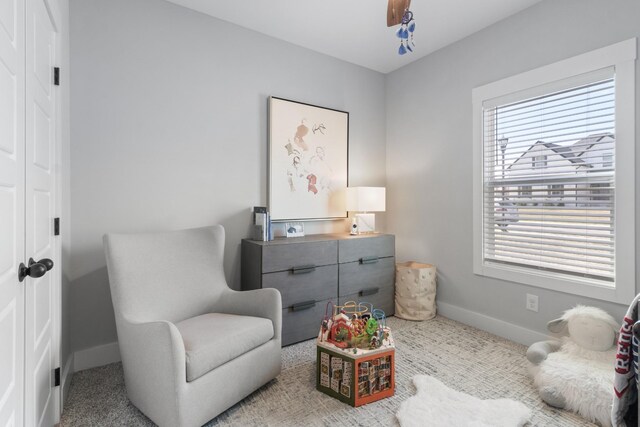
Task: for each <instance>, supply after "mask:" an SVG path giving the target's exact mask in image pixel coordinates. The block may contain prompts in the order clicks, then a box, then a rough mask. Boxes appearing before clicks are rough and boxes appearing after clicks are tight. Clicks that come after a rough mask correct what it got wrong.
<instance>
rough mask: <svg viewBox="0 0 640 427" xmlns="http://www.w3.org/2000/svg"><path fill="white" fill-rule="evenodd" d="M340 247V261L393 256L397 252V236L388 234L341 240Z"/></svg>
mask: <svg viewBox="0 0 640 427" xmlns="http://www.w3.org/2000/svg"><path fill="white" fill-rule="evenodd" d="M338 247H339V250H338V253H339V262H340V263H345V262H354V261H360V260H362V259H363V258H364V259H369V258H376V257H377V258H383V257H392V256H395V253H396V241H395V237H394V236H392V235H388V234H383V235H380V236H373V237H371V236H367V237H352V238H350V239H344V240H340V241H338Z"/></svg>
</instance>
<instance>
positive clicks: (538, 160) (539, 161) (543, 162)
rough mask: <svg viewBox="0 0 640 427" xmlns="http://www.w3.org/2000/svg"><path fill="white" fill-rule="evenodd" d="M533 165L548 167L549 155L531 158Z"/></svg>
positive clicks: (535, 166)
mask: <svg viewBox="0 0 640 427" xmlns="http://www.w3.org/2000/svg"><path fill="white" fill-rule="evenodd" d="M531 165H532V167H533V169H538V168H546V167H547V156H534V157H532V158H531Z"/></svg>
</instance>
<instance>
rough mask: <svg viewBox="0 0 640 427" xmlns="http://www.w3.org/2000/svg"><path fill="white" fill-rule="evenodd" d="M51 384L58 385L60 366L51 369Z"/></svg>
mask: <svg viewBox="0 0 640 427" xmlns="http://www.w3.org/2000/svg"><path fill="white" fill-rule="evenodd" d="M53 385H54V387H58V386H59V385H60V368H56V369H55V370H54V371H53Z"/></svg>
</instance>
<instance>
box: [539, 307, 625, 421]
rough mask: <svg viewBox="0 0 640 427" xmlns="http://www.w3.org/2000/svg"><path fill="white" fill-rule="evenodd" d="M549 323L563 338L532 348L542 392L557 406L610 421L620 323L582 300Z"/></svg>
mask: <svg viewBox="0 0 640 427" xmlns="http://www.w3.org/2000/svg"><path fill="white" fill-rule="evenodd" d="M547 328H548V329H549V331H551V332H552V333H554V334H558V335H560V336H562V338H561V339H560V340H553V341H542V342H538V343H535V344H533V345H532V346H531V347H529V349H528V350H527V359H529V361H530V362H531V363H532V369H531V373H532V375H533V378H534V383H535V386H536V387H537V389H538V392H539V393H540V397H541V398H542V400H544V401H545V402H546V403H548V404H549V405H551V406H554V407H556V408H561V409H567V410H570V411H573V412H577V413H578V414H580V415H581V416H583V417H584V418H586V419H588V420H589V421H591V422H599V423H600V424H601V425H603V426H610V425H611V403H612V400H613V378H614V373H615V371H614V369H615V358H616V347H615V344H616V337H617V332H618V330H619V325H618V323H617V322H616V321H615V320H614V319H613V317H611V316H610V315H609V314H608V313H606V312H605V311H603V310H601V309H599V308H596V307H586V306H581V305H579V306H577V307H575V308H572V309H571V310H567V311H566V312H565V313H564V314H563V315H562V317H561V318H559V319H556V320H552V321H551V322H549V323H548V324H547Z"/></svg>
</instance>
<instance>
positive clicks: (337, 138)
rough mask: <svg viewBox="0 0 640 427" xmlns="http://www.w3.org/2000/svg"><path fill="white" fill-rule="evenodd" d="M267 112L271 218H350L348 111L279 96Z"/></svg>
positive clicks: (275, 220) (276, 219)
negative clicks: (347, 193) (347, 203)
mask: <svg viewBox="0 0 640 427" xmlns="http://www.w3.org/2000/svg"><path fill="white" fill-rule="evenodd" d="M268 112H269V119H268V123H269V132H268V135H269V141H268V142H269V147H268V162H267V163H268V173H267V176H268V185H267V192H268V197H267V198H268V206H269V212H270V214H271V220H272V221H274V222H286V221H292V220H297V221H300V220H305V221H311V220H331V219H345V218H347V210H346V200H345V191H346V188H347V186H348V184H349V113H348V112H346V111H341V110H335V109H331V108H325V107H320V106H317V105H312V104H306V103H303V102H298V101H292V100H289V99H284V98H278V97H275V96H270V97H269V100H268Z"/></svg>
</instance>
